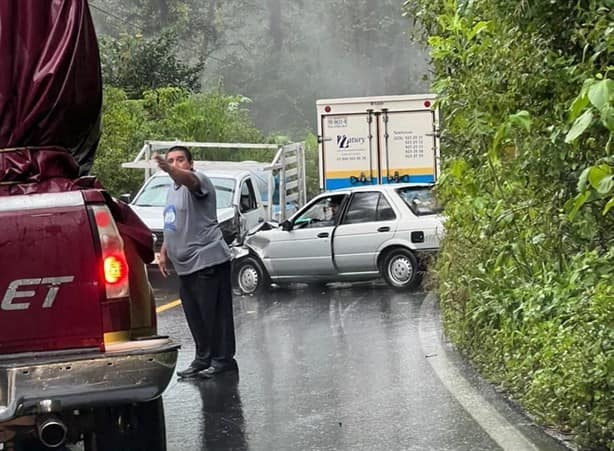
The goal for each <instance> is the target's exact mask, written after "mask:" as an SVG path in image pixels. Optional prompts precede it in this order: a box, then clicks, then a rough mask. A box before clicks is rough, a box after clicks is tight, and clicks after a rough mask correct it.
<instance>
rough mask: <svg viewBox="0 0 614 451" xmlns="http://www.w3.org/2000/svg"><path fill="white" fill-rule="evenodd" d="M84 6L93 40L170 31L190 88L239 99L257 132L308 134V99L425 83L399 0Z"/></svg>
mask: <svg viewBox="0 0 614 451" xmlns="http://www.w3.org/2000/svg"><path fill="white" fill-rule="evenodd" d="M89 4H90V9H91V11H92V16H93V18H94V22H95V25H96V30H97V33H98V36H99V38H102V39H106V40H114V39H122V38H123V39H135V40H140V41H147V40H149V39H155V38H157V37H159V36H160V35H161V33H165V32H170V33H172V34H173V35H174V36H176V45H175V46H174V48H173V49H172V51H173V52H175V55H176V56H177V58H178V59H179V60H180V61H182V62H185V63H186V64H188V65H191V66H192V67H196V68H197V69H198V70H197V79H198V85H199V86H198V87H199V88H200V89H201V90H202V91H208V90H212V89H220V88H221V89H223V90H224V91H225V92H227V93H231V94H240V95H242V96H245V97H247V98H249V99H250V100H251V102H250V103H249V105H248V107H249V110H250V114H251V116H252V119H253V121H254V123H255V125H256V126H257V127H258V128H259V129H260V130H262V132H263V133H265V134H271V133H283V134H286V135H290V136H292V135H304V133H305V131H306V130H310V131H314V130H315V121H316V107H315V102H316V100H317V99H322V98H338V97H354V96H374V95H395V94H415V93H420V92H426V91H428V88H429V81H428V78H427V76H428V64H427V55H426V51H425V49H424V48H421V47H420V46H419V45H418V44H415V43H413V42H412V41H411V39H410V35H411V32H412V20H411V19H410V18H407V17H403V15H402V10H401V7H402V4H403V1H402V0H377V1H376V0H351V1H350V0H310V1H307V0H224V1H222V0H91V1H90V2H89ZM124 51H125V49H124ZM152 58H153V59H155V57H152ZM152 63H153V62H152ZM154 64H155V63H154Z"/></svg>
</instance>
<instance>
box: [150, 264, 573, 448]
mask: <svg viewBox="0 0 614 451" xmlns="http://www.w3.org/2000/svg"><path fill="white" fill-rule="evenodd" d="M152 284H153V285H154V288H155V291H156V296H157V302H158V305H159V306H160V305H163V304H165V303H167V302H169V301H171V300H174V299H176V298H177V293H178V285H177V280H176V279H174V278H171V279H166V280H163V279H161V278H160V277H159V276H158V275H157V274H155V273H154V274H152ZM425 299H426V300H427V301H425ZM433 299H434V297H433V296H432V295H431V296H430V297H427V293H426V292H424V291H421V290H418V291H414V292H402V293H399V292H396V291H393V290H390V289H389V288H387V287H386V286H385V285H382V284H378V283H368V284H353V285H349V284H334V285H332V286H331V285H329V286H328V287H327V288H326V289H324V290H314V289H310V288H309V287H306V286H297V287H292V288H291V289H272V290H271V291H269V292H267V293H265V294H263V295H260V296H257V297H256V296H253V297H242V296H235V298H234V307H235V322H236V335H237V355H236V358H237V361H238V364H239V368H240V370H239V374H238V375H233V374H225V375H220V376H218V378H216V379H213V380H186V381H179V380H174V381H173V382H172V383H171V385H170V386H169V388H168V390H167V391H166V393H165V395H164V398H163V399H164V405H165V414H166V424H167V431H166V432H167V443H168V449H169V450H170V451H179V450H247V449H249V450H495V449H510V450H521V449H539V450H561V449H565V448H564V447H562V446H561V445H559V444H558V443H557V442H555V441H554V440H552V439H551V438H550V437H548V436H546V435H545V434H543V433H542V432H541V431H539V430H538V429H537V428H536V427H534V426H533V425H532V424H531V423H530V422H529V421H528V420H527V419H526V418H525V417H524V416H521V415H519V414H518V413H517V412H515V411H514V410H513V409H511V408H510V406H509V405H508V404H507V403H504V402H502V401H501V397H500V396H499V395H498V394H497V393H495V391H494V390H493V389H492V388H491V387H490V386H489V385H488V384H485V383H484V382H482V381H480V380H479V378H476V377H475V376H474V374H473V372H472V371H471V370H470V369H469V368H467V367H466V365H464V363H463V362H462V360H461V359H459V358H458V356H457V355H456V354H455V353H454V352H453V351H452V350H451V349H450V348H449V347H448V346H447V345H446V344H445V343H442V341H441V336H442V334H441V331H440V328H439V327H440V326H439V322H438V315H437V311H436V308H435V307H436V303H435V302H433ZM158 326H159V331H160V333H162V334H168V335H170V336H171V337H173V338H174V339H175V340H177V341H179V342H180V343H181V344H182V349H181V351H180V355H179V362H178V368H180V369H182V368H184V367H185V366H187V365H188V364H189V362H190V361H191V360H192V357H193V352H194V348H193V345H192V342H191V338H190V335H189V331H188V328H187V325H186V323H185V318H184V316H183V311H182V309H181V307H180V306H179V307H176V308H172V309H169V310H166V311H163V312H161V313H159V315H158Z"/></svg>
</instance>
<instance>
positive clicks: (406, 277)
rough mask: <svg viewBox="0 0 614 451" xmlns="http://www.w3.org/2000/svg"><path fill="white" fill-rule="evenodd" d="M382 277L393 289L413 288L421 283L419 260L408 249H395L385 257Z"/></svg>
mask: <svg viewBox="0 0 614 451" xmlns="http://www.w3.org/2000/svg"><path fill="white" fill-rule="evenodd" d="M382 275H383V276H384V279H385V280H386V282H387V283H388V285H390V286H391V287H392V288H395V289H397V290H404V289H407V288H413V287H415V286H416V285H418V284H419V283H420V274H419V272H418V260H417V259H416V256H415V255H414V254H413V253H412V252H411V251H410V250H408V249H403V248H397V249H393V250H391V251H389V252H388V253H387V254H386V256H385V257H384V260H383V264H382Z"/></svg>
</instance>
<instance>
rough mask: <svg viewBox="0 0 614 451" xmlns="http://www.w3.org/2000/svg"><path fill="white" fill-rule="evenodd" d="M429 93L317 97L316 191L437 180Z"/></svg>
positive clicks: (434, 116) (436, 138)
mask: <svg viewBox="0 0 614 451" xmlns="http://www.w3.org/2000/svg"><path fill="white" fill-rule="evenodd" d="M434 101H435V95H433V94H418V95H401V96H381V97H353V98H343V99H323V100H318V101H317V102H316V105H317V110H318V142H319V155H318V163H319V171H320V189H322V190H333V189H338V188H346V187H350V186H356V185H361V184H386V183H397V182H417V183H434V182H435V181H436V180H437V178H438V176H439V114H438V111H437V109H436V108H434V107H433V104H434Z"/></svg>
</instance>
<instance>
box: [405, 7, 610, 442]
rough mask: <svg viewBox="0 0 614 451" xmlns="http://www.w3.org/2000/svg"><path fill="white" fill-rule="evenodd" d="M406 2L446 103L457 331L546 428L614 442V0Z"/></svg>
mask: <svg viewBox="0 0 614 451" xmlns="http://www.w3.org/2000/svg"><path fill="white" fill-rule="evenodd" d="M404 7H405V13H406V15H407V16H408V17H411V18H414V19H416V20H418V21H419V22H420V24H421V27H422V28H421V33H422V34H421V36H422V38H423V39H424V40H427V41H428V44H429V45H430V47H431V57H432V64H433V66H434V69H435V82H434V89H435V90H436V91H437V92H438V94H439V106H440V108H441V112H442V122H443V127H442V129H443V135H442V157H443V162H442V164H443V168H444V173H443V176H442V178H441V180H440V183H439V186H438V192H439V195H440V197H441V199H442V201H443V202H444V204H445V213H446V216H447V221H446V239H445V241H444V243H443V247H442V250H441V253H440V256H439V259H438V262H437V279H438V287H439V292H440V298H441V304H442V311H443V316H444V322H445V326H446V330H447V332H448V334H449V335H450V337H451V338H452V340H453V341H454V342H455V343H456V344H457V346H458V348H459V349H460V350H461V351H462V352H464V353H465V354H466V355H468V356H469V357H471V358H472V360H473V361H474V362H476V364H477V365H478V367H479V368H480V369H481V370H482V371H483V373H484V374H485V375H486V376H487V377H488V378H490V379H491V380H493V381H494V382H496V383H498V384H500V385H502V386H503V387H504V388H506V389H507V390H508V391H509V393H510V395H511V396H512V397H514V398H515V399H517V400H518V401H519V402H521V403H522V404H523V405H524V406H525V407H526V408H527V409H529V411H531V412H532V413H533V414H534V415H535V417H536V418H538V419H539V420H540V421H542V422H543V423H544V424H547V425H549V426H552V427H557V428H560V429H561V430H564V431H567V432H570V433H572V434H574V435H575V437H576V441H577V443H578V445H579V446H580V447H581V448H587V449H613V448H612V446H613V443H614V440H613V437H614V423H612V421H611V418H612V417H613V416H614V412H613V411H612V409H613V406H614V399H613V398H612V393H614V390H613V389H614V381H613V380H612V374H614V328H613V327H612V326H613V325H614V288H613V287H614V215H613V214H612V203H613V202H614V201H612V197H613V194H614V191H613V185H614V182H613V178H612V174H613V173H614V170H613V155H612V147H611V142H612V128H611V123H612V111H614V109H613V107H612V80H611V77H610V76H609V74H610V72H611V67H609V66H608V64H610V63H611V61H612V55H611V52H612V49H614V45H613V44H614V42H613V41H612V36H613V35H614V22H613V21H612V17H614V15H613V10H612V5H611V2H607V1H598V0H586V1H582V2H571V1H569V2H568V1H562V2H553V1H549V0H539V1H535V2H525V1H522V2H515V1H511V0H472V1H468V0H408V1H406V2H405V6H404ZM578 93H579V95H577V94H578Z"/></svg>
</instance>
